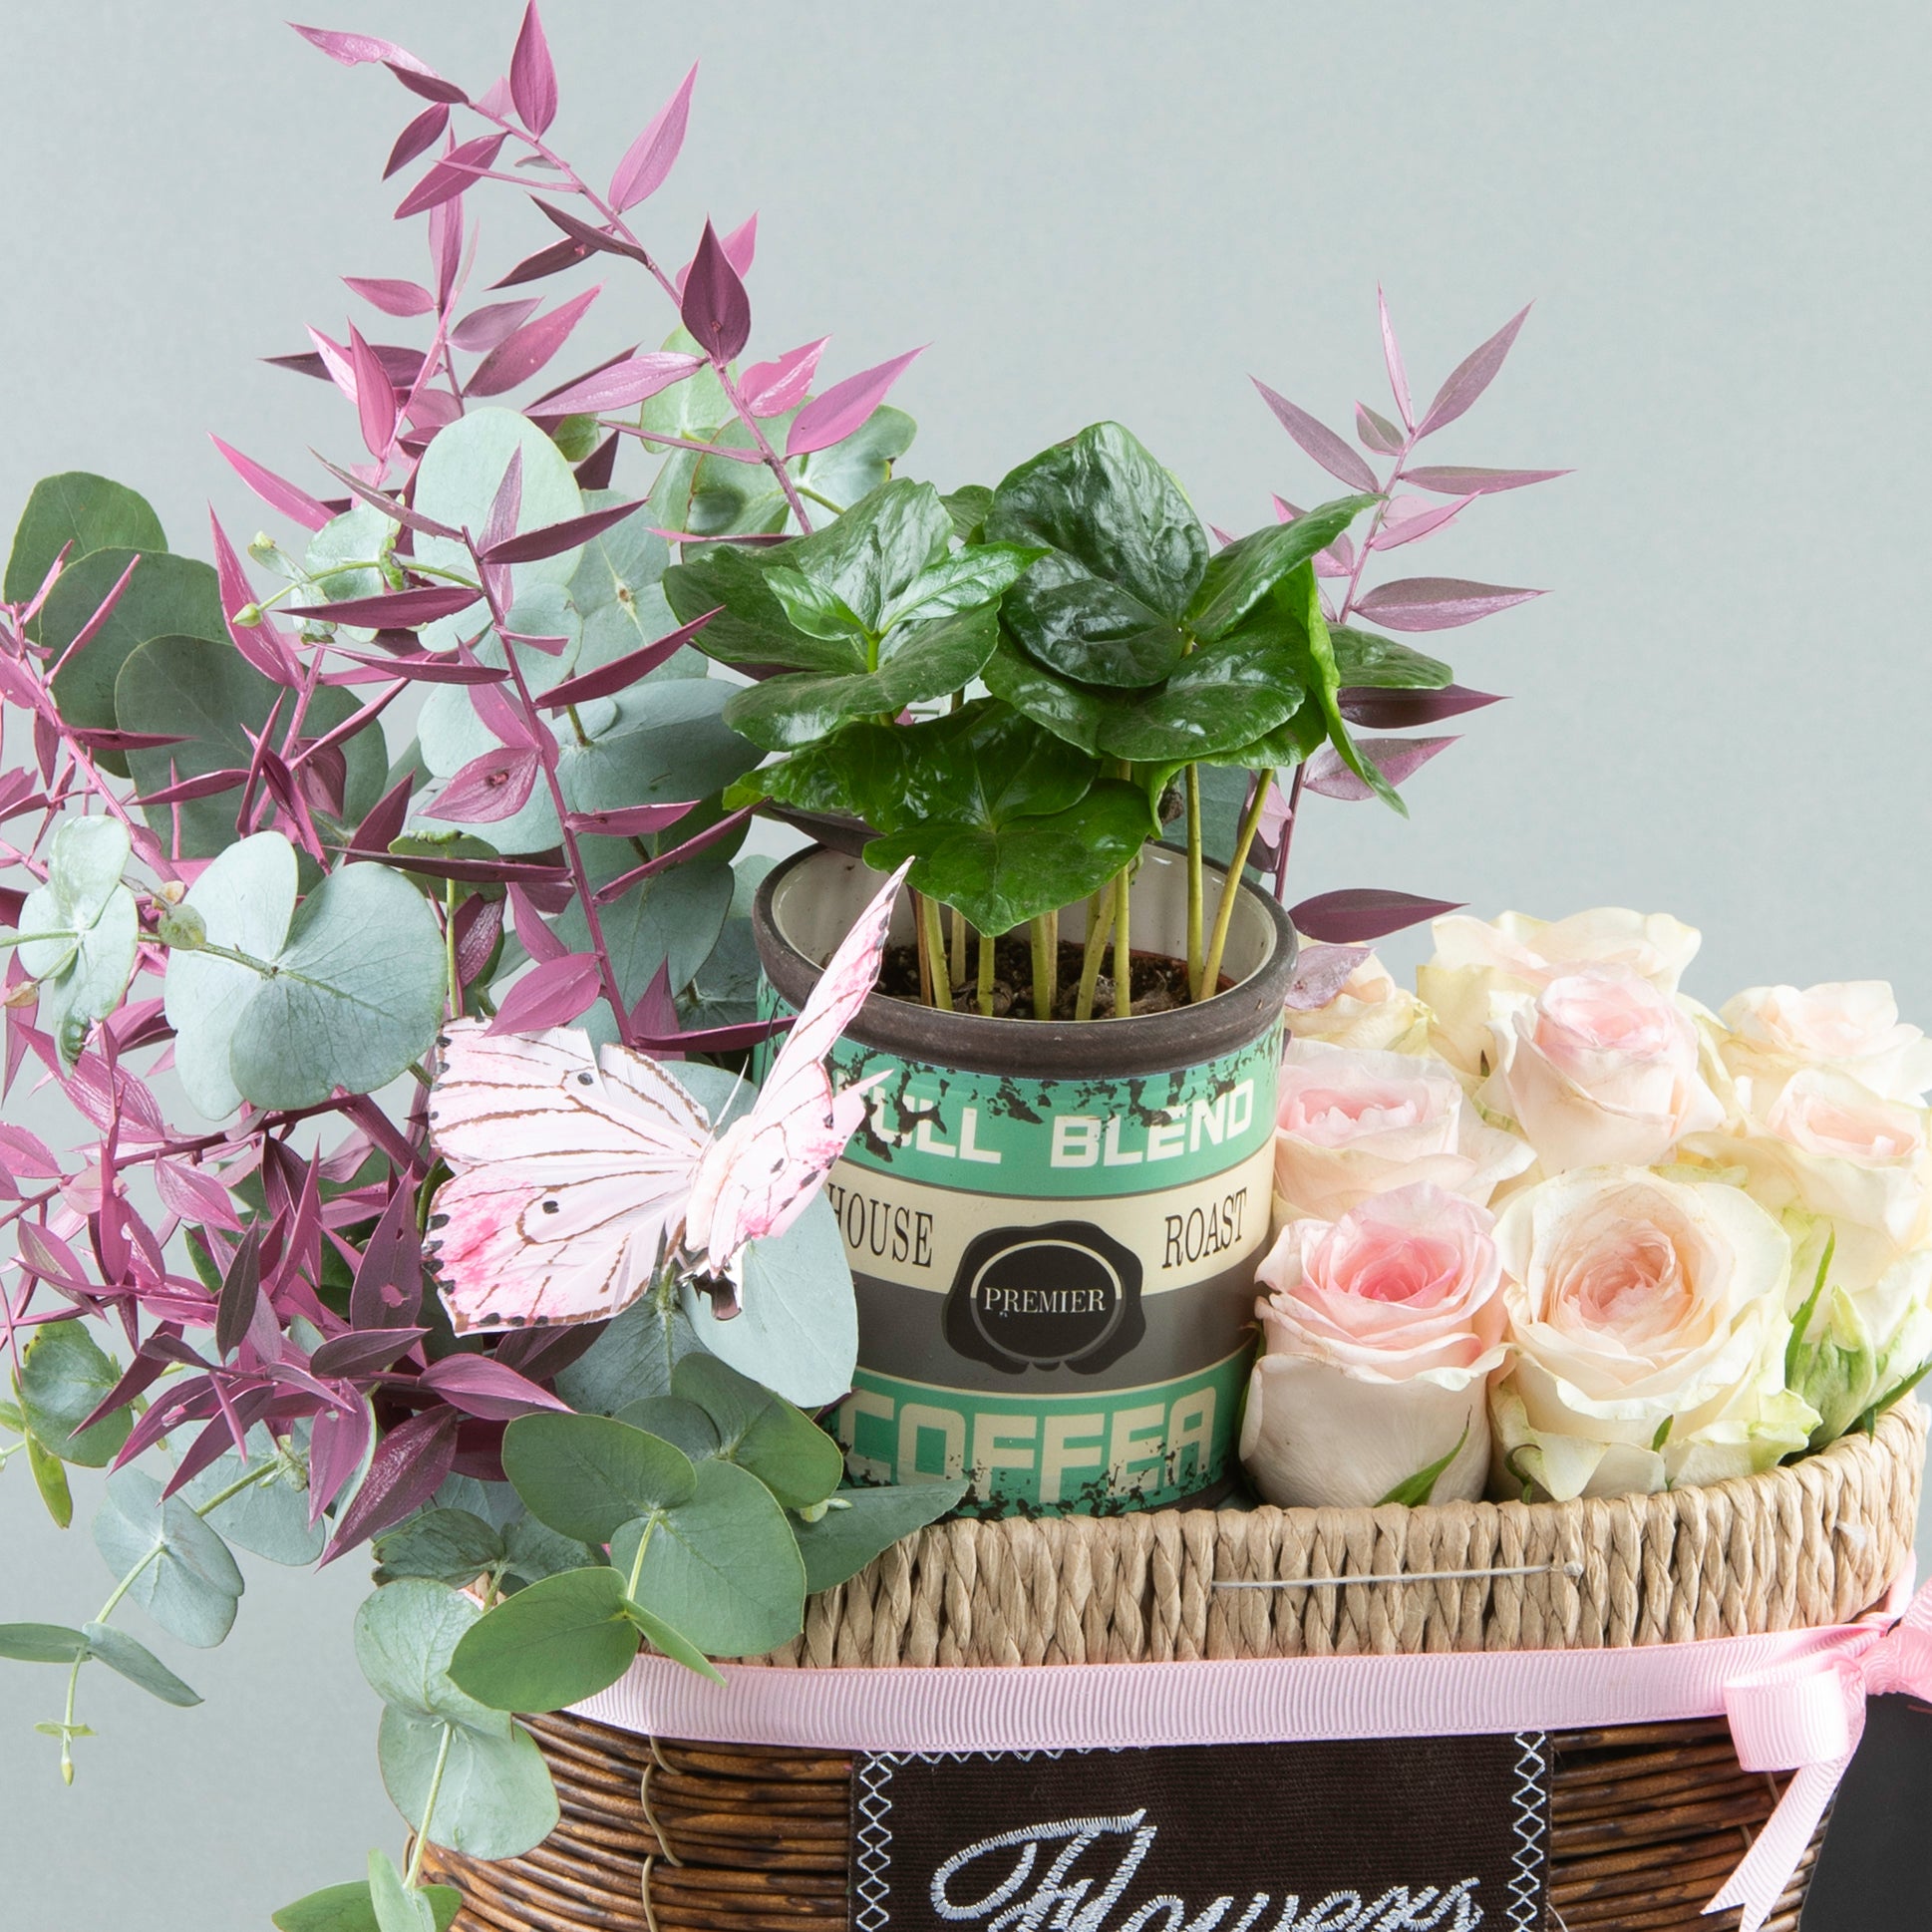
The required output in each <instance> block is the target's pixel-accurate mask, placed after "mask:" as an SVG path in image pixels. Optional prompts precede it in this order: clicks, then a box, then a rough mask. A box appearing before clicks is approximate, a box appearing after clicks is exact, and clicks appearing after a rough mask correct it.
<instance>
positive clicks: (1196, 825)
mask: <svg viewBox="0 0 1932 1932" xmlns="http://www.w3.org/2000/svg"><path fill="white" fill-rule="evenodd" d="M1203 896H1204V895H1203V891H1202V886H1201V771H1200V767H1199V766H1198V765H1190V766H1188V768H1187V997H1188V998H1189V999H1190V1000H1198V999H1199V998H1200V996H1201V971H1202V968H1203V965H1204V963H1205V962H1204V960H1203V956H1202V953H1201V925H1202V912H1203V905H1202V899H1203Z"/></svg>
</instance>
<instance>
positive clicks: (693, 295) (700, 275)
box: [680, 221, 752, 367]
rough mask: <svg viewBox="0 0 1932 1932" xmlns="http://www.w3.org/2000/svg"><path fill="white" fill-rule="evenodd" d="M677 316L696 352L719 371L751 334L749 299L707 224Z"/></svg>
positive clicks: (716, 237)
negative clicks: (699, 351) (716, 365)
mask: <svg viewBox="0 0 1932 1932" xmlns="http://www.w3.org/2000/svg"><path fill="white" fill-rule="evenodd" d="M680 314H681V319H682V320H683V322H684V326H685V327H686V329H688V330H689V331H690V333H691V334H692V336H693V337H694V338H695V339H696V341H697V344H698V346H699V348H701V349H702V350H703V351H704V352H705V354H706V355H707V356H708V357H709V358H710V359H711V360H712V361H713V362H714V363H716V364H718V365H719V366H720V367H722V366H723V365H724V364H726V363H728V362H730V361H731V359H732V358H733V357H734V356H735V355H737V354H738V352H739V350H741V349H742V348H744V346H745V344H746V342H747V341H748V340H749V339H750V336H751V333H752V299H751V297H750V296H749V295H747V294H746V293H745V284H744V282H743V281H741V280H740V279H739V274H738V270H737V269H735V268H734V267H733V266H732V265H731V258H730V257H729V256H728V255H727V254H726V253H725V248H724V244H723V243H722V242H721V241H720V240H719V239H718V230H717V229H716V228H714V227H713V226H712V225H711V223H710V222H709V221H707V222H706V223H705V231H704V233H703V234H702V235H701V236H699V238H698V252H697V253H696V254H695V255H693V256H692V257H691V267H690V269H689V271H688V273H687V276H686V280H685V285H684V300H683V303H682V305H681V310H680Z"/></svg>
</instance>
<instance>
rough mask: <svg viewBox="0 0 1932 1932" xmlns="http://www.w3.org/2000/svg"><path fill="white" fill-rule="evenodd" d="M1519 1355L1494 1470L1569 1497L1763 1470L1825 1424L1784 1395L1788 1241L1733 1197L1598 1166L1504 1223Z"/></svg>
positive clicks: (1496, 1407) (1508, 1293) (1506, 1296)
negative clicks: (1814, 1426) (1497, 1468)
mask: <svg viewBox="0 0 1932 1932" xmlns="http://www.w3.org/2000/svg"><path fill="white" fill-rule="evenodd" d="M1496 1247H1497V1251H1498V1253H1499V1255H1500V1258H1501V1262H1502V1270H1503V1291H1502V1298H1503V1305H1504V1307H1505V1309H1506V1311H1507V1314H1508V1339H1509V1343H1510V1346H1511V1348H1512V1350H1513V1351H1514V1355H1513V1359H1512V1360H1511V1363H1510V1366H1509V1371H1508V1373H1507V1375H1506V1376H1504V1377H1503V1378H1502V1379H1501V1380H1500V1381H1499V1382H1498V1383H1497V1385H1496V1387H1495V1390H1494V1392H1493V1396H1492V1404H1491V1409H1492V1415H1493V1420H1494V1425H1495V1435H1496V1448H1497V1452H1498V1467H1499V1472H1500V1474H1501V1477H1502V1479H1503V1482H1504V1485H1505V1487H1506V1488H1507V1489H1508V1490H1509V1491H1510V1492H1514V1491H1515V1490H1517V1489H1519V1488H1520V1486H1521V1484H1522V1483H1524V1482H1525V1481H1527V1482H1529V1483H1531V1484H1533V1485H1534V1486H1535V1487H1536V1488H1537V1489H1540V1490H1541V1491H1543V1492H1544V1493H1546V1494H1548V1495H1551V1496H1554V1497H1556V1498H1557V1499H1558V1500H1565V1499H1567V1498H1569V1497H1571V1496H1578V1495H1623V1494H1627V1493H1630V1492H1633V1491H1637V1492H1648V1491H1652V1490H1657V1489H1662V1488H1664V1487H1666V1486H1667V1485H1670V1484H1675V1483H1680V1482H1709V1481H1716V1480H1718V1479H1720V1478H1721V1477H1724V1476H1728V1475H1742V1474H1747V1473H1749V1472H1751V1471H1753V1470H1756V1469H1763V1468H1769V1467H1770V1466H1771V1464H1772V1463H1774V1462H1775V1461H1776V1460H1777V1459H1778V1458H1779V1457H1780V1456H1782V1455H1785V1454H1787V1453H1789V1452H1790V1451H1791V1450H1793V1449H1801V1448H1802V1447H1803V1446H1804V1444H1805V1442H1806V1441H1807V1440H1808V1438H1809V1435H1810V1431H1811V1428H1812V1426H1813V1425H1814V1424H1815V1422H1816V1420H1817V1418H1816V1415H1815V1413H1814V1412H1813V1411H1812V1410H1811V1409H1809V1408H1808V1407H1807V1406H1806V1405H1805V1404H1804V1403H1803V1402H1801V1401H1800V1400H1799V1399H1798V1398H1797V1397H1795V1396H1792V1395H1790V1394H1788V1393H1787V1392H1786V1391H1785V1388H1784V1348H1785V1343H1786V1342H1787V1341H1788V1339H1789V1336H1790V1319H1789V1317H1788V1316H1787V1314H1786V1313H1785V1293H1786V1287H1787V1282H1788V1277H1789V1272H1790V1255H1791V1249H1790V1243H1789V1241H1788V1240H1787V1239H1786V1238H1785V1235H1784V1233H1783V1231H1782V1229H1781V1228H1779V1226H1778V1224H1777V1223H1776V1222H1775V1221H1774V1220H1773V1219H1772V1218H1771V1215H1770V1214H1768V1213H1767V1212H1766V1211H1765V1209H1764V1208H1763V1207H1761V1206H1759V1205H1758V1203H1757V1202H1756V1201H1754V1200H1752V1199H1751V1197H1750V1196H1749V1195H1748V1194H1746V1193H1745V1192H1744V1191H1743V1189H1741V1188H1738V1187H1734V1186H1731V1185H1729V1184H1728V1183H1726V1182H1723V1181H1719V1180H1710V1181H1696V1182H1686V1181H1677V1180H1670V1179H1667V1178H1665V1177H1664V1176H1663V1175H1661V1174H1655V1173H1651V1172H1649V1171H1648V1170H1646V1169H1644V1168H1641V1167H1630V1166H1623V1167H1591V1168H1584V1169H1581V1170H1579V1171H1576V1172H1573V1173H1565V1174H1559V1175H1557V1176H1555V1177H1554V1178H1552V1179H1549V1180H1545V1181H1541V1182H1539V1183H1538V1184H1537V1185H1536V1186H1534V1187H1529V1188H1525V1189H1524V1190H1522V1191H1521V1192H1520V1193H1518V1194H1516V1195H1515V1196H1514V1197H1513V1198H1512V1199H1511V1200H1510V1202H1509V1205H1508V1206H1507V1207H1506V1208H1505V1209H1504V1210H1503V1212H1502V1214H1501V1215H1500V1217H1499V1218H1498V1220H1497V1223H1496Z"/></svg>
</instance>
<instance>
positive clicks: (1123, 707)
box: [1098, 630, 1303, 764]
mask: <svg viewBox="0 0 1932 1932" xmlns="http://www.w3.org/2000/svg"><path fill="white" fill-rule="evenodd" d="M1299 668H1300V667H1299V665H1298V663H1297V660H1296V659H1295V657H1294V655H1293V654H1292V653H1291V652H1289V651H1286V650H1284V649H1282V647H1281V646H1280V645H1279V644H1278V643H1277V642H1276V641H1275V639H1274V637H1273V636H1272V635H1269V634H1267V633H1265V632H1263V633H1259V634H1250V633H1249V632H1248V631H1246V630H1241V631H1236V632H1235V633H1233V634H1232V635H1231V636H1228V637H1223V638H1222V639H1220V641H1219V642H1217V643H1213V644H1207V645H1203V646H1202V647H1201V648H1200V649H1199V650H1198V651H1195V652H1194V653H1193V654H1192V655H1191V656H1189V657H1187V658H1186V659H1184V660H1183V661H1182V663H1181V666H1180V668H1179V670H1177V671H1176V672H1175V673H1174V674H1173V676H1172V677H1170V678H1169V679H1168V680H1167V681H1166V682H1165V683H1164V684H1163V685H1161V686H1160V687H1159V688H1158V689H1157V690H1155V691H1150V692H1146V693H1144V694H1142V693H1139V692H1136V693H1134V694H1133V699H1132V701H1131V702H1126V703H1116V704H1114V705H1111V706H1109V708H1108V710H1107V713H1106V716H1105V717H1104V718H1103V720H1102V722H1101V727H1100V731H1099V734H1098V749H1099V750H1100V752H1101V753H1102V754H1103V756H1105V757H1108V758H1124V759H1128V760H1130V761H1132V762H1134V763H1136V764H1138V763H1143V762H1150V761H1155V760H1184V759H1197V758H1204V757H1208V756H1210V755H1212V754H1215V753H1220V752H1228V751H1232V750H1234V749H1235V748H1236V747H1237V746H1241V745H1249V744H1252V743H1253V742H1254V741H1255V740H1256V739H1257V738H1260V737H1262V736H1263V735H1264V734H1265V733H1267V732H1270V731H1272V730H1274V729H1275V727H1276V726H1277V725H1281V724H1283V723H1285V722H1286V721H1287V720H1288V719H1289V718H1290V717H1292V716H1293V715H1294V713H1295V712H1296V711H1297V710H1298V709H1299V708H1300V706H1301V702H1302V695H1303V694H1302V688H1301V685H1300V683H1299V681H1298V677H1297V673H1298V670H1299Z"/></svg>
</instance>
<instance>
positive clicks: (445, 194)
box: [396, 134, 509, 221]
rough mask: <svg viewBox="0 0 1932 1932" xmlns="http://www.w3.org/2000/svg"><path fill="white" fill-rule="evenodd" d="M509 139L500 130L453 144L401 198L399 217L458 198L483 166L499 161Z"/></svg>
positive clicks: (398, 208) (403, 218) (397, 211)
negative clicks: (457, 144)
mask: <svg viewBox="0 0 1932 1932" xmlns="http://www.w3.org/2000/svg"><path fill="white" fill-rule="evenodd" d="M508 139H509V137H508V136H507V135H500V134H498V135H479V136H478V137H477V138H476V139H475V140H474V141H466V142H464V143H462V144H461V145H460V146H458V147H455V148H452V149H451V150H450V152H449V153H448V154H447V155H445V156H444V157H443V158H442V160H441V161H438V162H437V164H436V165H435V166H434V167H432V168H431V169H430V171H429V172H428V173H427V174H425V175H424V176H423V178H422V179H421V180H420V181H418V182H417V184H416V185H415V186H414V187H413V188H411V189H410V191H409V192H408V193H407V194H406V195H404V196H403V198H402V199H401V200H400V201H398V202H397V204H396V219H397V220H398V221H404V220H407V219H408V218H409V217H410V216H411V215H412V214H421V213H422V212H423V210H424V209H425V208H434V207H439V206H441V205H442V203H443V202H445V201H453V200H455V199H456V197H457V196H458V195H459V194H461V193H462V192H463V191H464V189H465V188H467V187H468V186H469V185H470V183H471V182H472V181H474V180H475V179H476V177H477V170H478V169H479V168H485V167H487V166H489V164H490V163H491V162H492V161H495V159H496V156H497V154H498V153H499V152H500V150H501V149H502V145H503V143H504V142H506V141H507V140H508Z"/></svg>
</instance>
